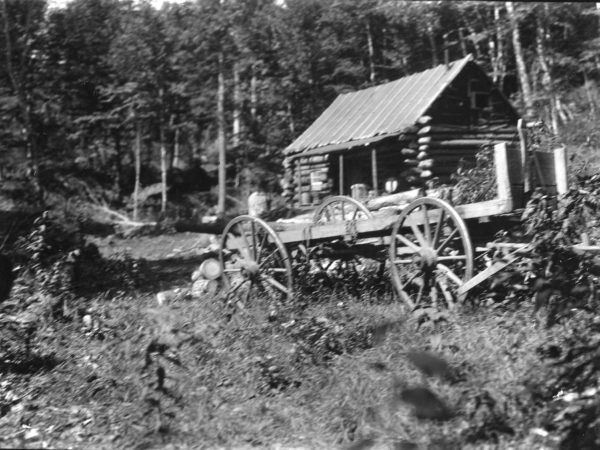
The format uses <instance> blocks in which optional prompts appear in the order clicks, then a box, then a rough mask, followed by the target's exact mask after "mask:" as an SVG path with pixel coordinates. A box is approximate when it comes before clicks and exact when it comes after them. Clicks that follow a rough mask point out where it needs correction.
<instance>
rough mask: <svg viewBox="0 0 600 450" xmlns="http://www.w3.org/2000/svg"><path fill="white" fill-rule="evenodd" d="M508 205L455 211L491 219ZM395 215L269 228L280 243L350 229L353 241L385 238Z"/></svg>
mask: <svg viewBox="0 0 600 450" xmlns="http://www.w3.org/2000/svg"><path fill="white" fill-rule="evenodd" d="M511 208H512V202H511V201H510V199H495V200H488V201H485V202H478V203H471V204H467V205H458V206H456V210H457V211H458V213H459V214H460V216H461V217H462V218H463V219H472V218H478V217H487V216H493V215H496V214H503V213H506V212H510V211H511ZM397 218H398V216H396V215H394V216H386V217H374V218H372V219H363V220H357V221H355V222H354V223H353V224H349V222H350V221H344V222H334V223H327V224H319V225H306V224H282V223H272V224H270V225H272V226H273V229H274V230H275V231H276V232H277V234H278V236H279V238H280V239H281V241H282V242H284V243H292V242H311V241H319V240H326V239H332V238H341V237H344V236H345V235H346V234H347V233H348V230H349V229H352V232H353V234H355V237H356V238H363V237H367V236H386V235H388V234H390V232H391V230H392V227H393V226H394V223H395V222H396V220H397ZM422 218H423V216H422V214H420V212H416V213H414V214H412V215H411V217H409V218H408V220H407V221H406V225H407V226H410V225H411V223H412V224H415V225H421V224H423V220H422ZM429 219H430V223H436V222H437V220H438V218H437V217H436V214H435V211H431V212H430V214H429Z"/></svg>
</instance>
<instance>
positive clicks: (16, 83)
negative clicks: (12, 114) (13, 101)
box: [0, 0, 41, 192]
mask: <svg viewBox="0 0 600 450" xmlns="http://www.w3.org/2000/svg"><path fill="white" fill-rule="evenodd" d="M0 5H1V6H2V19H3V20H2V22H3V29H4V30H3V31H4V45H5V53H4V55H5V65H6V73H7V75H8V78H9V80H10V84H11V86H12V89H13V91H14V93H15V95H16V97H17V102H18V104H19V111H20V114H21V119H22V120H23V130H24V133H25V144H26V158H27V162H28V165H29V172H30V176H31V177H32V181H33V184H34V187H35V189H36V190H38V192H39V191H40V190H41V186H40V185H39V182H38V174H37V148H36V135H35V131H34V129H33V121H32V117H31V105H30V104H29V101H28V96H27V92H26V88H25V75H26V74H25V67H24V65H23V64H24V63H23V64H22V67H20V68H19V70H17V69H16V68H15V67H14V65H13V58H14V53H13V47H12V40H11V36H10V19H9V17H8V2H7V1H6V0H1V1H0ZM29 22H30V18H29V15H28V19H27V24H26V28H25V30H24V34H25V36H24V39H23V40H29V39H30V36H29V26H30V23H29ZM28 56H29V55H27V47H24V48H23V50H22V54H21V55H20V57H19V59H20V61H22V62H23V61H25V59H26V58H28Z"/></svg>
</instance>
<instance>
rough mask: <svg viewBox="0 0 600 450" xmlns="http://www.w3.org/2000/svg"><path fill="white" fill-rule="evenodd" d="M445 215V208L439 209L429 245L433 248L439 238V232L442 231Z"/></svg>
mask: <svg viewBox="0 0 600 450" xmlns="http://www.w3.org/2000/svg"><path fill="white" fill-rule="evenodd" d="M445 216H446V210H444V209H440V218H439V220H438V223H437V225H436V227H435V231H434V235H433V239H432V241H431V246H432V247H433V248H435V247H436V245H438V242H439V240H440V232H441V231H442V228H443V226H444V220H445Z"/></svg>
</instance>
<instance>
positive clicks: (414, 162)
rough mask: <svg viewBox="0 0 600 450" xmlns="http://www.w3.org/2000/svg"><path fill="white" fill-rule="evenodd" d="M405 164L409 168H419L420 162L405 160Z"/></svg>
mask: <svg viewBox="0 0 600 450" xmlns="http://www.w3.org/2000/svg"><path fill="white" fill-rule="evenodd" d="M404 164H406V165H407V166H418V165H419V160H418V159H405V160H404Z"/></svg>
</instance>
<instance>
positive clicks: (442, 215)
mask: <svg viewBox="0 0 600 450" xmlns="http://www.w3.org/2000/svg"><path fill="white" fill-rule="evenodd" d="M389 258H390V272H391V277H392V283H393V285H394V289H395V290H396V293H397V294H398V295H399V297H400V298H401V299H402V300H403V301H404V302H406V303H407V304H408V305H409V306H410V307H411V308H413V309H414V308H416V307H420V306H426V305H429V306H438V307H440V306H442V305H445V306H446V307H452V306H454V304H455V303H456V302H457V301H459V300H461V299H460V297H459V295H458V293H457V290H458V288H459V287H460V286H461V285H462V284H463V283H464V282H465V281H467V280H468V279H469V278H471V277H472V276H473V246H472V244H471V239H470V238H469V232H468V230H467V227H466V225H465V223H464V221H463V220H462V218H461V217H460V216H459V214H458V213H457V212H456V210H455V209H454V208H453V207H452V206H451V205H450V204H449V203H447V202H445V201H443V200H439V199H435V198H429V197H423V198H419V199H417V200H415V201H413V202H412V203H411V204H409V205H408V206H407V207H406V209H404V210H403V211H402V213H401V214H400V217H399V218H398V220H397V221H396V223H395V224H394V228H393V230H392V236H391V243H390V254H389Z"/></svg>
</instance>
